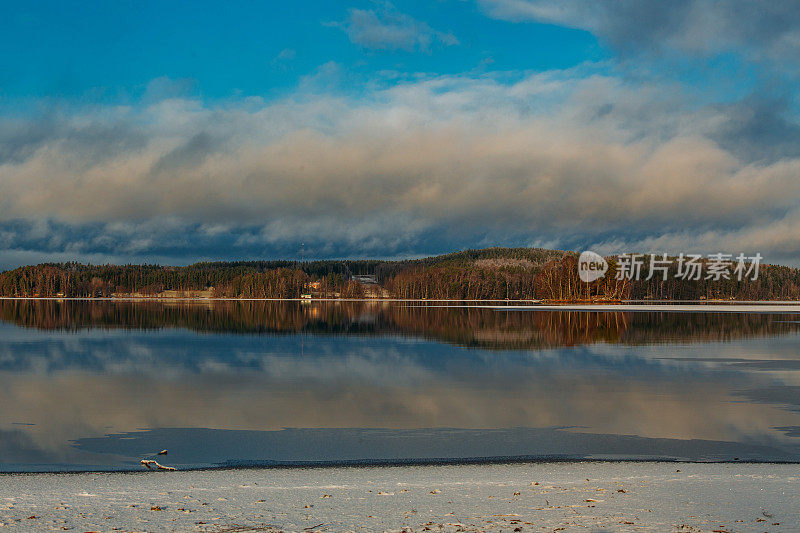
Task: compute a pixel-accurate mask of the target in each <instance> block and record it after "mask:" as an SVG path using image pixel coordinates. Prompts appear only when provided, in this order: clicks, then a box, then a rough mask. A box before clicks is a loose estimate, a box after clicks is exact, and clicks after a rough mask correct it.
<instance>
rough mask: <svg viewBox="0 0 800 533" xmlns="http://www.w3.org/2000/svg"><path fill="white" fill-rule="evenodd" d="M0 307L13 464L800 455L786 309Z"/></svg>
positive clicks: (6, 450) (4, 438)
mask: <svg viewBox="0 0 800 533" xmlns="http://www.w3.org/2000/svg"><path fill="white" fill-rule="evenodd" d="M0 313H2V314H0V317H1V318H2V320H3V322H2V323H0V405H2V406H3V408H2V411H0V454H1V455H0V469H5V470H14V469H21V470H29V469H36V468H44V469H53V468H65V469H66V468H92V467H98V466H100V467H104V468H124V467H135V466H136V464H137V463H138V458H139V457H140V456H141V455H142V454H146V453H152V452H153V451H158V450H159V449H162V448H169V449H170V455H169V460H170V462H171V464H175V465H178V466H186V465H194V466H198V465H213V464H231V463H237V462H239V463H241V462H256V463H263V462H269V461H279V462H280V461H284V462H293V461H301V462H302V461H341V460H358V459H363V460H400V459H416V460H419V459H436V458H446V459H454V458H468V457H487V456H492V457H497V456H504V457H507V456H515V457H520V456H524V457H554V456H555V457H598V456H599V457H616V458H621V457H676V458H688V459H733V457H739V458H740V459H761V460H767V459H770V460H797V459H798V458H800V447H799V446H798V432H797V430H796V428H797V427H800V413H799V412H798V410H799V409H798V404H800V402H798V401H797V391H798V390H800V379H798V377H799V376H800V375H798V373H797V370H798V361H800V357H798V349H797V348H798V345H800V344H799V343H798V334H797V331H798V330H797V328H798V324H797V323H796V320H795V319H793V318H792V317H791V316H786V315H765V314H758V315H725V314H700V315H691V314H685V313H681V314H671V313H624V314H623V313H567V312H527V311H506V312H498V311H494V310H491V309H463V308H450V309H448V308H420V307H409V306H403V305H400V304H388V305H366V304H348V305H337V304H333V303H330V304H325V305H312V306H307V305H301V304H299V303H294V302H274V303H266V302H246V303H240V302H216V303H213V304H211V305H197V304H191V305H178V304H174V305H164V304H159V303H155V302H145V303H132V302H123V303H118V302H99V303H94V302H92V303H88V302H54V301H45V302H34V301H4V302H2V303H0ZM792 322H795V323H792ZM22 424H27V425H22ZM30 424H32V425H30ZM177 428H183V429H177ZM284 428H303V429H302V430H301V429H298V430H291V431H289V430H285V429H284ZM375 428H380V429H375ZM515 428H516V429H515Z"/></svg>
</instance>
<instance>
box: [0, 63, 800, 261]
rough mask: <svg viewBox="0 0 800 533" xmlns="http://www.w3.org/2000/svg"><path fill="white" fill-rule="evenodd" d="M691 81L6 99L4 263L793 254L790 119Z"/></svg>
mask: <svg viewBox="0 0 800 533" xmlns="http://www.w3.org/2000/svg"><path fill="white" fill-rule="evenodd" d="M303 91H307V92H303ZM685 98H687V97H686V96H685V95H682V94H680V93H676V91H675V90H674V87H672V86H660V85H656V84H651V85H642V84H641V83H639V82H636V83H633V82H630V83H629V82H625V81H624V80H620V79H617V78H614V77H611V76H608V75H602V74H600V73H598V72H597V71H596V70H595V69H594V68H593V67H592V66H583V67H579V68H577V69H572V70H567V71H553V72H546V73H535V74H530V75H527V76H523V77H522V78H520V79H518V80H516V81H513V82H509V81H504V80H502V79H500V78H495V77H492V76H479V77H469V76H450V77H449V76H439V77H428V78H423V79H420V80H418V81H413V82H405V83H398V84H395V85H393V86H391V87H389V88H374V89H372V90H370V91H369V92H368V93H367V94H364V95H360V96H359V98H357V99H355V98H350V97H346V96H342V95H341V94H338V93H337V92H335V91H330V92H325V91H324V90H323V88H322V87H320V86H319V85H318V84H311V85H309V86H308V88H307V89H301V90H300V92H298V93H296V94H295V95H293V96H292V97H290V98H286V99H282V100H276V101H272V102H264V101H261V100H258V99H246V100H237V101H230V102H227V103H223V104H218V105H207V104H203V103H202V102H200V101H198V100H191V99H185V98H183V99H181V98H169V99H165V100H160V101H157V102H152V103H151V102H149V101H145V102H143V103H142V104H141V105H138V106H132V107H131V106H119V107H111V106H104V107H100V108H98V107H87V108H76V109H73V110H71V111H70V112H68V113H67V112H62V113H49V114H45V115H42V116H41V117H38V118H30V119H15V122H14V123H13V125H9V124H6V125H4V127H2V128H0V134H1V135H2V136H3V140H4V141H5V142H4V143H3V144H2V145H3V146H11V147H13V148H12V149H11V151H10V152H8V153H7V155H6V156H5V158H4V159H3V160H2V161H0V186H1V187H2V190H3V196H2V197H0V245H2V247H3V250H2V251H0V256H2V257H0V263H1V264H2V265H3V266H12V265H13V264H14V263H15V262H17V261H21V260H22V259H20V258H30V257H53V258H78V259H80V258H87V260H88V259H91V260H97V259H98V258H101V259H102V258H104V257H107V258H109V260H126V261H141V260H148V261H159V262H174V263H185V262H188V261H193V260H196V259H226V258H232V257H237V258H242V257H265V256H274V257H296V256H297V254H298V250H299V248H300V243H301V242H302V243H305V249H306V254H307V256H320V257H345V256H359V257H364V256H403V255H419V254H422V253H436V252H443V251H450V250H452V249H455V248H462V247H469V246H476V245H532V244H537V243H545V242H546V243H548V244H549V245H555V246H559V247H562V248H582V247H584V246H587V245H591V244H598V245H605V246H606V247H610V246H611V245H613V244H614V243H616V244H617V245H620V246H621V245H625V246H637V247H638V248H637V249H639V250H642V251H648V250H647V249H646V248H643V247H645V246H654V247H659V248H662V247H663V246H665V245H667V244H670V246H673V247H675V249H673V248H672V247H670V248H669V249H667V250H665V251H676V252H677V251H681V249H678V247H679V246H680V247H683V246H688V245H691V246H693V247H695V248H703V251H707V252H709V253H710V252H716V251H720V250H719V248H720V247H721V246H723V245H724V247H725V250H723V251H730V252H731V253H735V252H739V251H742V252H755V251H760V252H761V253H762V254H764V255H765V257H766V258H767V259H768V260H769V259H770V257H774V258H780V259H781V260H786V261H790V262H797V261H798V259H800V247H799V246H798V237H797V232H796V231H794V230H793V228H794V227H796V225H794V223H795V222H797V221H798V215H797V214H796V211H795V210H796V206H797V205H798V204H800V181H798V180H797V176H798V175H800V157H798V154H797V152H796V150H793V146H792V144H791V143H789V144H781V143H780V142H779V141H778V140H775V141H772V142H766V140H768V139H780V138H781V136H782V135H783V134H784V133H785V132H787V131H788V132H793V131H796V128H797V125H796V124H795V123H794V122H792V119H791V117H790V116H789V115H787V114H785V113H781V112H780V109H779V108H777V109H773V112H772V113H771V114H766V113H765V112H761V111H758V110H759V109H763V106H762V104H760V103H758V102H757V101H755V100H753V99H746V100H743V101H741V102H738V103H729V104H725V105H716V104H714V105H706V106H697V105H694V104H693V103H692V102H691V101H687V100H686V99H685ZM742 117H745V119H743V118H742ZM758 117H764V120H761V121H760V122H759V118H758ZM753 123H760V126H758V127H754V126H752V124H753ZM737 128H738V129H737ZM743 129H744V130H748V131H753V132H754V133H753V134H752V135H745V134H742V133H739V131H740V130H743ZM776 129H777V130H779V131H774V130H776ZM781 132H783V133H781ZM734 141H735V142H734ZM665 238H669V239H670V240H668V241H664V240H658V239H665ZM727 248H730V250H728V249H727Z"/></svg>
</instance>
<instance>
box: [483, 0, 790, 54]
mask: <svg viewBox="0 0 800 533" xmlns="http://www.w3.org/2000/svg"><path fill="white" fill-rule="evenodd" d="M481 4H482V5H483V7H484V8H485V9H486V11H487V12H488V13H489V14H490V15H492V16H494V17H497V18H503V19H507V20H514V21H525V20H536V21H542V22H550V23H555V24H561V25H566V26H572V27H575V28H582V29H586V30H589V31H591V32H593V33H595V34H597V35H598V36H600V37H601V38H602V39H604V40H606V41H607V42H609V43H610V44H611V45H612V46H614V47H615V48H617V49H619V50H623V51H625V52H633V53H641V52H643V51H649V52H663V51H665V50H675V51H681V52H684V53H697V54H701V55H713V54H717V53H722V52H730V51H733V52H740V53H744V54H745V55H747V56H749V57H750V58H753V59H765V60H776V61H781V62H785V61H788V62H791V63H794V64H795V65H797V61H798V57H800V4H798V2H797V0H776V1H772V2H751V1H748V0H731V1H726V2H717V1H714V0H676V1H671V2H663V1H660V0H644V1H643V0H609V1H604V2H596V1H592V0H481Z"/></svg>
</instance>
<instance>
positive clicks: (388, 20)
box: [339, 4, 459, 52]
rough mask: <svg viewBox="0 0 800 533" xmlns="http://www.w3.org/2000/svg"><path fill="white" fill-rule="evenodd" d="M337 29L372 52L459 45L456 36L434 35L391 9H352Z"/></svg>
mask: <svg viewBox="0 0 800 533" xmlns="http://www.w3.org/2000/svg"><path fill="white" fill-rule="evenodd" d="M339 26H340V27H341V28H342V29H343V30H344V31H345V32H347V35H348V37H350V41H351V42H352V43H354V44H357V45H359V46H362V47H364V48H370V49H374V50H391V51H394V50H405V51H406V52H415V51H422V52H430V51H431V48H432V47H433V46H434V45H443V46H453V45H456V44H459V42H458V39H457V38H456V36H455V35H453V34H452V33H449V32H441V31H436V30H434V29H433V28H431V27H430V26H428V25H427V24H426V23H424V22H420V21H418V20H416V19H414V18H412V17H410V16H408V15H405V14H402V13H398V12H397V11H395V10H394V9H393V8H392V7H391V6H390V5H388V4H387V5H386V6H385V7H384V8H383V9H381V10H378V11H375V10H371V9H370V10H367V9H351V10H350V12H349V16H348V18H347V20H346V21H345V22H343V23H341V24H339Z"/></svg>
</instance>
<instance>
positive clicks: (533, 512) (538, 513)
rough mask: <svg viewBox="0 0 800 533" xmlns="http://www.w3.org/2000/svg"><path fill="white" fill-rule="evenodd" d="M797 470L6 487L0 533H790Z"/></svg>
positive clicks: (433, 472)
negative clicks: (51, 532)
mask: <svg viewBox="0 0 800 533" xmlns="http://www.w3.org/2000/svg"><path fill="white" fill-rule="evenodd" d="M799 485H800V478H799V477H798V475H797V468H796V466H794V465H755V464H729V463H726V464H717V463H715V464H706V463H672V462H669V463H662V462H654V463H640V462H635V463H631V462H619V463H602V462H595V461H587V462H569V463H539V464H534V463H527V464H513V465H448V466H399V467H364V468H354V467H341V468H334V469H326V470H321V469H303V468H298V469H291V470H225V471H219V470H217V471H192V472H180V471H179V472H146V471H145V472H139V473H109V474H97V473H81V474H74V475H69V476H64V475H61V474H44V475H29V474H17V475H13V476H2V477H0V531H32V530H37V531H39V530H45V529H75V530H81V531H112V530H120V529H121V530H126V531H154V530H158V531H202V532H213V531H217V532H223V531H275V532H277V531H287V532H288V531H298V532H299V531H356V530H369V531H400V530H403V531H406V532H412V531H413V532H416V531H431V530H432V531H447V532H455V531H520V532H529V531H541V530H542V529H545V530H550V531H553V530H559V529H561V528H564V529H568V530H573V529H587V528H588V530H590V531H600V530H602V531H612V530H613V531H666V530H675V529H676V528H677V529H681V530H689V531H697V530H703V531H711V530H716V531H740V530H757V531H765V530H769V531H791V530H792V529H793V528H794V527H795V525H796V524H797V523H800V491H799V490H798V488H799V487H798V486H799Z"/></svg>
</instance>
